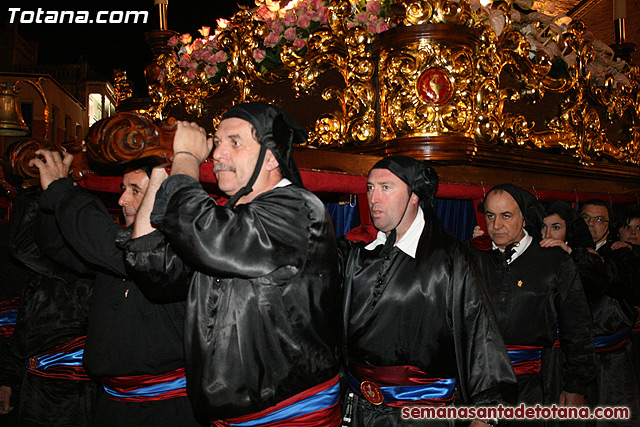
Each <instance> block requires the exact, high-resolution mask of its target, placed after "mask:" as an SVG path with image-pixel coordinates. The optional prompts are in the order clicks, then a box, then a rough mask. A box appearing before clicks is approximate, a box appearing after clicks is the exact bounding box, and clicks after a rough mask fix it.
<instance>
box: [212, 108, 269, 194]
mask: <svg viewBox="0 0 640 427" xmlns="http://www.w3.org/2000/svg"><path fill="white" fill-rule="evenodd" d="M252 129H253V127H252V126H251V124H250V123H249V122H247V121H245V120H242V119H239V118H237V117H232V118H229V119H224V120H223V121H222V122H220V125H219V126H218V130H216V134H215V136H214V137H213V143H214V145H215V149H214V150H213V170H214V173H215V175H216V179H217V180H218V188H220V190H221V191H223V192H224V193H225V194H226V195H227V196H229V197H231V196H233V195H234V194H236V193H237V192H238V190H240V189H241V188H242V187H244V186H245V185H246V184H247V182H249V179H250V178H251V175H252V174H253V170H254V169H255V167H256V163H257V161H258V155H259V154H260V143H258V141H256V139H255V138H254V137H253V134H252Z"/></svg>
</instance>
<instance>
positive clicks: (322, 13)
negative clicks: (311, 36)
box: [318, 6, 329, 24]
mask: <svg viewBox="0 0 640 427" xmlns="http://www.w3.org/2000/svg"><path fill="white" fill-rule="evenodd" d="M327 10H328V9H327V8H326V7H324V6H322V7H321V8H320V9H318V22H321V23H323V24H326V23H327V21H328V20H329V15H328V14H327Z"/></svg>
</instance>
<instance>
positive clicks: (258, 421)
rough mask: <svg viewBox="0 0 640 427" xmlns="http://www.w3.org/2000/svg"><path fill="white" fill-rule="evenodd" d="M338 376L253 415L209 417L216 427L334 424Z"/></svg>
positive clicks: (319, 426) (337, 412)
mask: <svg viewBox="0 0 640 427" xmlns="http://www.w3.org/2000/svg"><path fill="white" fill-rule="evenodd" d="M338 379H339V375H336V376H335V377H334V378H332V379H330V380H329V381H326V382H324V383H322V384H318V385H317V386H315V387H312V388H310V389H308V390H305V391H303V392H301V393H298V394H296V395H295V396H292V397H290V398H289V399H286V400H283V401H282V402H280V403H278V404H277V405H276V406H273V407H271V408H267V409H265V410H264V411H260V412H257V413H255V414H249V415H243V416H241V417H236V418H231V419H227V420H212V421H211V422H212V424H213V425H214V426H216V427H268V426H279V427H280V426H282V427H284V426H290V427H338V426H339V425H340V422H341V418H340V405H338V402H339V401H340V385H339V384H338Z"/></svg>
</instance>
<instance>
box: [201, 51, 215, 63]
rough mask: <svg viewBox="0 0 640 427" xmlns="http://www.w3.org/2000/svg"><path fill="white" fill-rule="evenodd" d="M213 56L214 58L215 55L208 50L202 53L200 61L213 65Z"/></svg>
mask: <svg viewBox="0 0 640 427" xmlns="http://www.w3.org/2000/svg"><path fill="white" fill-rule="evenodd" d="M214 56H215V55H214V54H213V52H212V51H210V50H205V51H204V52H203V53H202V60H203V61H205V62H207V63H209V64H215V63H216V62H215V59H214Z"/></svg>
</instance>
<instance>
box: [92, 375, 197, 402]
mask: <svg viewBox="0 0 640 427" xmlns="http://www.w3.org/2000/svg"><path fill="white" fill-rule="evenodd" d="M102 386H103V387H104V389H105V391H106V392H107V393H109V394H110V396H109V397H110V399H112V400H118V401H126V402H147V401H152V400H166V399H173V398H176V397H184V396H186V395H187V378H186V377H185V374H184V368H178V369H176V370H175V371H171V372H167V373H165V374H161V375H150V374H142V375H131V376H128V377H104V378H103V379H102Z"/></svg>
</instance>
